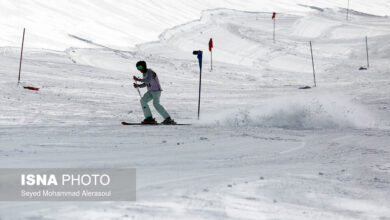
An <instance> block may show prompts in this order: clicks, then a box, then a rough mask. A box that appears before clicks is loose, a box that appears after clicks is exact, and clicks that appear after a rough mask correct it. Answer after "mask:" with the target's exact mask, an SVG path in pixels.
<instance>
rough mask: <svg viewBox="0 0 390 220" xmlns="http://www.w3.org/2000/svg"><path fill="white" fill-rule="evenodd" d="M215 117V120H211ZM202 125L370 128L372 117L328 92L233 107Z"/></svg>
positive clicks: (363, 110) (372, 122)
mask: <svg viewBox="0 0 390 220" xmlns="http://www.w3.org/2000/svg"><path fill="white" fill-rule="evenodd" d="M210 118H212V120H209V119H210ZM204 121H207V122H201V123H203V124H214V125H215V124H217V125H221V126H229V127H242V126H244V127H245V126H251V127H252V126H254V127H278V128H286V129H332V128H369V127H373V126H375V122H374V120H373V117H372V116H371V115H370V114H369V113H368V111H366V110H365V109H364V108H363V107H361V106H359V105H358V104H355V103H353V102H352V101H350V100H348V99H346V98H340V97H334V96H325V95H315V94H310V95H302V96H298V97H296V96H294V97H282V98H276V99H271V100H268V101H266V102H265V103H264V104H263V105H262V106H258V107H255V108H252V109H245V110H244V109H234V110H231V111H228V112H223V113H218V114H216V115H212V116H211V115H210V117H205V118H204Z"/></svg>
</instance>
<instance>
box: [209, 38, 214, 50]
mask: <svg viewBox="0 0 390 220" xmlns="http://www.w3.org/2000/svg"><path fill="white" fill-rule="evenodd" d="M213 47H214V45H213V38H210V41H209V51H210V52H211V50H212V49H213Z"/></svg>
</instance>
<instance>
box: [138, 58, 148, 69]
mask: <svg viewBox="0 0 390 220" xmlns="http://www.w3.org/2000/svg"><path fill="white" fill-rule="evenodd" d="M135 66H136V67H137V69H138V70H146V68H147V67H146V62H145V61H143V60H141V61H138V62H137V64H135Z"/></svg>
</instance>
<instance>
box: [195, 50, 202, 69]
mask: <svg viewBox="0 0 390 220" xmlns="http://www.w3.org/2000/svg"><path fill="white" fill-rule="evenodd" d="M192 54H194V55H198V61H199V68H200V71H202V59H203V51H201V50H195V51H194V52H192Z"/></svg>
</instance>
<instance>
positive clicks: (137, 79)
mask: <svg viewBox="0 0 390 220" xmlns="http://www.w3.org/2000/svg"><path fill="white" fill-rule="evenodd" d="M133 79H134V80H135V81H141V79H140V78H138V77H136V76H133Z"/></svg>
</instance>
